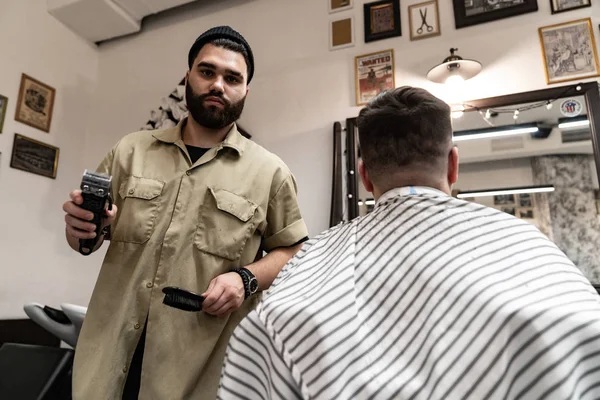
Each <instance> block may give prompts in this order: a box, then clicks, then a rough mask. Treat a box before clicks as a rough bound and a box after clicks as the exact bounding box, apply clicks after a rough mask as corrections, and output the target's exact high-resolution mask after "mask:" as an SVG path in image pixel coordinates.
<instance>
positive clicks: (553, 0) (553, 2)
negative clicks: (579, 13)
mask: <svg viewBox="0 0 600 400" xmlns="http://www.w3.org/2000/svg"><path fill="white" fill-rule="evenodd" d="M549 1H550V10H551V11H552V14H559V13H563V12H567V11H573V10H578V9H580V8H585V7H591V6H592V0H583V2H584V3H587V4H582V5H579V6H575V7H569V8H565V9H562V10H561V9H560V7H559V5H558V2H559V0H549Z"/></svg>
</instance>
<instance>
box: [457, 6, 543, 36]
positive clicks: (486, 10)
mask: <svg viewBox="0 0 600 400" xmlns="http://www.w3.org/2000/svg"><path fill="white" fill-rule="evenodd" d="M452 3H453V6H454V24H455V26H456V29H461V28H466V27H468V26H473V25H478V24H483V23H487V22H492V21H497V20H499V19H504V18H510V17H515V16H518V15H522V14H527V13H531V12H536V11H538V3H537V0H513V1H512V2H499V1H497V2H489V3H488V2H487V1H486V2H484V1H483V0H452Z"/></svg>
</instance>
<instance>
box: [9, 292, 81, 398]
mask: <svg viewBox="0 0 600 400" xmlns="http://www.w3.org/2000/svg"><path fill="white" fill-rule="evenodd" d="M24 310H25V313H26V314H27V315H28V316H29V318H31V320H33V321H34V322H36V323H37V324H38V325H40V326H41V327H43V328H44V329H46V330H47V331H49V332H50V333H52V334H53V335H55V336H56V337H58V338H59V339H60V340H62V341H63V342H65V343H66V344H67V345H69V346H71V347H72V348H62V347H50V346H40V345H32V344H20V343H4V344H3V345H2V346H1V347H0V399H6V400H12V399H15V400H29V399H31V400H70V399H71V377H72V367H73V357H74V350H73V349H74V348H75V346H76V345H77V338H78V337H79V332H80V330H81V326H82V324H83V319H84V317H85V313H86V311H87V309H86V308H85V307H81V306H77V305H74V304H61V309H60V310H59V309H55V308H52V307H48V306H43V305H41V304H37V303H30V304H26V305H25V306H24Z"/></svg>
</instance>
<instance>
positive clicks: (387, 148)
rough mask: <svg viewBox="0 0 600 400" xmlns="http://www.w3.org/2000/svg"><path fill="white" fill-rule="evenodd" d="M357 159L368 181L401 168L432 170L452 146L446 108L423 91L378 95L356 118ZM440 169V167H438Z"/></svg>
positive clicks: (403, 90)
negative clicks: (362, 165) (360, 162)
mask: <svg viewBox="0 0 600 400" xmlns="http://www.w3.org/2000/svg"><path fill="white" fill-rule="evenodd" d="M357 125H358V137H359V145H360V151H361V156H362V159H363V162H364V163H365V166H366V167H367V170H368V171H369V175H370V176H371V178H372V179H377V177H378V176H382V175H384V174H389V173H393V172H395V171H397V170H398V168H399V167H404V166H409V165H412V166H427V167H429V166H434V165H431V164H435V165H437V164H439V163H441V162H442V161H443V160H445V159H446V155H447V152H448V151H449V149H450V147H451V146H452V121H451V118H450V107H449V106H448V105H447V104H446V103H445V102H443V101H442V100H440V99H438V98H437V97H435V96H433V95H432V94H431V93H429V92H428V91H426V90H424V89H420V88H415V87H409V86H403V87H399V88H396V89H393V90H389V91H386V92H383V93H381V94H379V95H378V96H377V97H375V98H374V99H373V100H371V102H370V103H369V104H368V105H367V106H366V107H364V108H363V109H362V110H361V111H360V114H359V116H358V120H357ZM440 165H441V164H440Z"/></svg>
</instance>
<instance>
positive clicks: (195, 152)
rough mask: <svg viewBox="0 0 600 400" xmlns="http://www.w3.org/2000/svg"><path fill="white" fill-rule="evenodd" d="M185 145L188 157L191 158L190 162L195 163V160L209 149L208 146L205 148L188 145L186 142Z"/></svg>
mask: <svg viewBox="0 0 600 400" xmlns="http://www.w3.org/2000/svg"><path fill="white" fill-rule="evenodd" d="M185 147H187V151H188V153H190V158H191V159H192V164H193V163H195V162H196V161H198V160H199V159H200V157H202V156H203V155H204V153H206V152H207V151H209V150H210V148H208V149H205V148H204V147H196V146H190V145H188V144H186V145H185Z"/></svg>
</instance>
